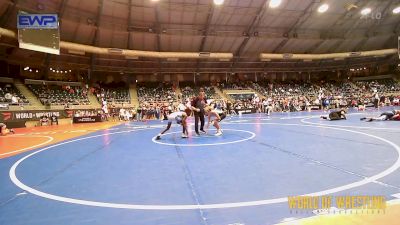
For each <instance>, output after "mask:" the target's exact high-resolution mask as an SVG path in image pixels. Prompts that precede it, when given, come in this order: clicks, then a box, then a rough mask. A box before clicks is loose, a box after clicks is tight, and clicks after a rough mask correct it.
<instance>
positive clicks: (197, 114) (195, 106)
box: [191, 88, 207, 135]
mask: <svg viewBox="0 0 400 225" xmlns="http://www.w3.org/2000/svg"><path fill="white" fill-rule="evenodd" d="M206 104H207V99H206V95H205V93H204V89H203V88H200V92H199V96H197V97H195V98H193V100H192V102H191V105H192V110H193V112H194V130H195V131H196V135H200V133H199V119H200V123H201V124H200V131H201V132H202V133H203V134H205V133H206V132H205V131H204V107H205V106H206Z"/></svg>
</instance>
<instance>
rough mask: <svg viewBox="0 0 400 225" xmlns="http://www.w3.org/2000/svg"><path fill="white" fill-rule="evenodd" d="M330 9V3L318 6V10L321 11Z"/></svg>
mask: <svg viewBox="0 0 400 225" xmlns="http://www.w3.org/2000/svg"><path fill="white" fill-rule="evenodd" d="M328 9H329V5H328V4H322V5H321V6H320V7H319V8H318V12H319V13H324V12H326V11H327V10H328Z"/></svg>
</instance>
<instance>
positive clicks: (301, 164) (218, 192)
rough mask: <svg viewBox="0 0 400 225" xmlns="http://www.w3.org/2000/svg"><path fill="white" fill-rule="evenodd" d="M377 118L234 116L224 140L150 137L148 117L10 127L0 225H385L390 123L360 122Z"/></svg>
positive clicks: (395, 179)
mask: <svg viewBox="0 0 400 225" xmlns="http://www.w3.org/2000/svg"><path fill="white" fill-rule="evenodd" d="M385 110H386V109H385ZM378 114H379V112H378V111H374V110H369V111H367V112H354V111H353V112H350V113H349V115H348V119H347V120H343V121H322V120H321V119H320V118H319V116H320V115H321V112H312V113H307V112H301V113H275V114H273V115H272V116H270V117H267V116H265V115H263V114H253V115H243V116H241V117H239V116H234V117H228V118H227V119H226V120H224V121H223V123H222V128H223V130H224V135H223V136H219V137H217V136H213V135H204V136H201V137H190V138H189V139H181V138H180V132H181V129H180V127H178V126H176V125H175V126H173V129H172V131H171V133H169V134H167V135H165V136H163V137H162V139H161V140H159V141H156V140H155V136H156V135H157V134H158V133H159V132H160V131H161V130H162V129H163V127H164V126H165V123H162V122H159V121H150V122H146V123H144V122H143V123H142V122H140V123H138V122H131V123H122V124H120V123H104V124H90V125H68V126H59V127H56V128H46V127H45V128H32V129H22V130H17V134H16V135H10V136H7V137H1V138H0V149H1V150H0V157H2V158H3V159H1V161H0V182H1V185H0V224H7V225H17V224H20V225H22V224H29V225H43V224H57V225H67V224H74V225H81V224H82V225H83V224H104V225H106V224H107V225H109V224H130V225H131V224H135V225H139V224H140V225H150V224H152V225H153V224H163V225H165V224H184V225H197V224H202V225H211V224H212V225H228V224H230V225H233V224H235V225H239V224H243V225H250V224H252V225H253V224H254V225H261V224H279V223H283V222H285V221H290V222H289V223H286V224H328V223H331V224H338V221H340V219H341V218H343V217H347V219H345V220H343V221H342V222H340V223H339V224H396V223H397V222H398V218H397V217H396V214H397V215H398V214H399V213H400V207H399V205H398V204H396V202H397V200H396V199H398V198H400V170H399V167H400V158H399V157H400V147H399V146H400V138H399V137H400V126H399V122H392V121H386V122H371V123H368V122H362V121H360V120H359V118H360V117H362V116H365V115H368V116H370V115H378ZM191 129H193V126H191ZM212 132H214V131H212V130H210V133H212ZM33 149H34V150H33ZM304 194H314V195H321V196H322V195H384V196H385V197H386V199H387V200H388V201H389V202H390V203H389V205H388V208H387V210H386V212H385V215H384V216H381V215H370V214H364V215H330V216H329V217H321V216H319V217H317V216H316V215H314V214H313V213H295V212H293V211H291V210H290V209H289V207H288V203H287V197H288V196H293V195H304ZM396 194H397V195H396ZM396 196H397V197H398V198H396ZM349 217H351V219H348V218H349ZM304 218H306V219H304ZM321 220H324V222H321ZM344 221H345V222H344Z"/></svg>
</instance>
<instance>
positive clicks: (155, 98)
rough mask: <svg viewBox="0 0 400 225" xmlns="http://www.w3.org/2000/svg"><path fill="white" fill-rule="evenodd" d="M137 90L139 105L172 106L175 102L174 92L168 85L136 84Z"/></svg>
mask: <svg viewBox="0 0 400 225" xmlns="http://www.w3.org/2000/svg"><path fill="white" fill-rule="evenodd" d="M137 90H138V98H139V103H140V104H142V103H146V104H150V105H152V104H164V103H168V104H172V103H173V102H176V101H177V96H176V93H175V90H174V89H173V87H172V85H171V84H169V83H146V84H138V87H137Z"/></svg>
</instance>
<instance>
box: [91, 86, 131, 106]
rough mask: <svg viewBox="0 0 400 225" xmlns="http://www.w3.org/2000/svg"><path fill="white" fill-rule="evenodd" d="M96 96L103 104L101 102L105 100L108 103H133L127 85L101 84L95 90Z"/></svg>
mask: <svg viewBox="0 0 400 225" xmlns="http://www.w3.org/2000/svg"><path fill="white" fill-rule="evenodd" d="M94 94H95V95H96V97H97V99H98V100H99V102H101V100H102V99H104V98H105V99H106V101H107V102H109V103H116V104H130V103H131V97H130V94H129V88H128V87H127V85H126V84H125V83H110V84H99V85H97V87H96V88H95V93H94Z"/></svg>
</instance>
